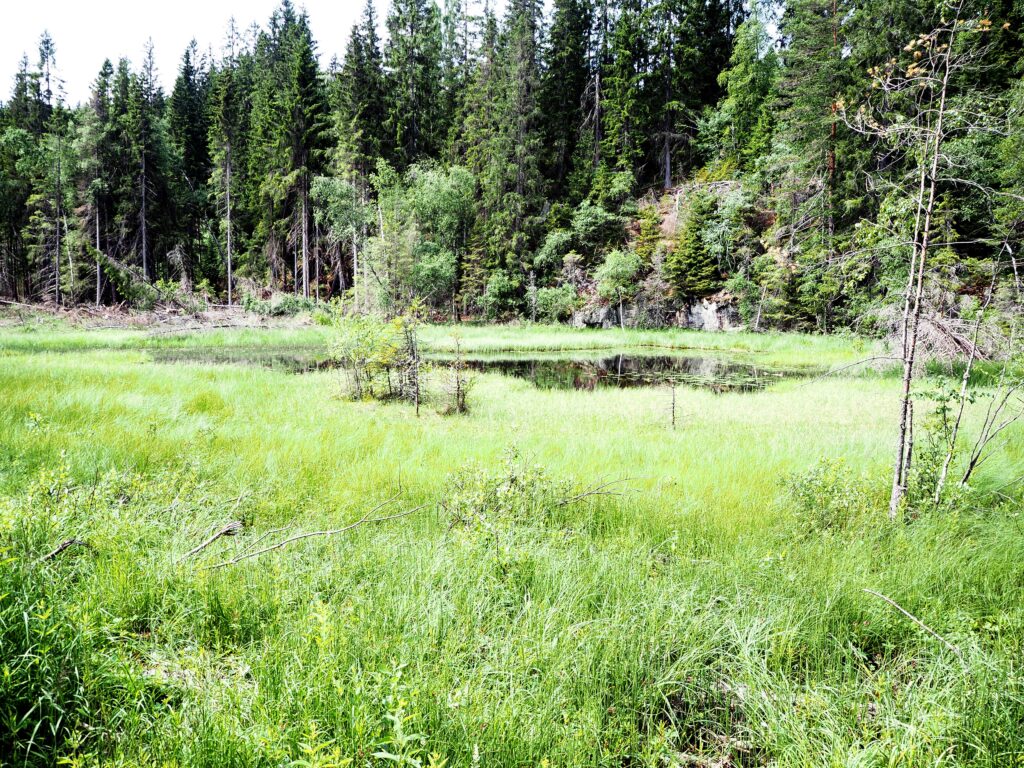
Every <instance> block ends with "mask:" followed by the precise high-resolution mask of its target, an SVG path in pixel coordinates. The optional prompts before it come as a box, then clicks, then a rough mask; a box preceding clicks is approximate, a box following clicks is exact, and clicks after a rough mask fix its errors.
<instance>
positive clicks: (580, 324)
mask: <svg viewBox="0 0 1024 768" xmlns="http://www.w3.org/2000/svg"><path fill="white" fill-rule="evenodd" d="M627 314H628V313H627ZM572 325H573V327H574V328H618V327H619V309H618V307H608V306H597V307H587V308H585V309H581V310H579V311H577V312H574V313H573V315H572Z"/></svg>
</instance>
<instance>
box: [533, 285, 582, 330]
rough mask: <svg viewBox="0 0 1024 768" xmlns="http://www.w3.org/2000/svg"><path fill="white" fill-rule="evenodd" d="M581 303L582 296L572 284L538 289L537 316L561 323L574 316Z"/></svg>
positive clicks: (544, 319) (550, 321)
mask: <svg viewBox="0 0 1024 768" xmlns="http://www.w3.org/2000/svg"><path fill="white" fill-rule="evenodd" d="M579 305H580V296H579V294H578V293H577V292H576V289H575V288H574V287H573V286H571V285H560V286H558V287H557V288H540V289H538V290H537V317H538V318H539V319H541V320H543V321H545V322H549V323H561V322H564V321H565V320H568V319H569V318H570V317H572V313H573V312H575V311H576V310H577V309H578V308H579Z"/></svg>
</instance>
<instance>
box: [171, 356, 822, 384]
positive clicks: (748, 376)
mask: <svg viewBox="0 0 1024 768" xmlns="http://www.w3.org/2000/svg"><path fill="white" fill-rule="evenodd" d="M152 356H153V360H154V361H155V362H160V363H174V362H187V363H206V364H211V365H255V366H259V367H263V368H270V369H274V370H281V371H287V372H289V373H312V372H314V371H323V370H331V369H335V368H338V367H339V366H338V364H337V363H336V362H335V361H333V360H331V359H330V358H329V356H328V354H327V352H326V351H325V350H322V349H311V348H292V349H287V348H285V349H282V348H276V349H265V348H257V347H208V348H188V349H161V350H153V352H152ZM425 361H426V362H428V363H431V364H434V365H437V366H447V365H449V364H450V358H448V357H446V356H443V355H438V356H436V357H430V356H428V357H427V358H426V360H425ZM465 364H466V366H467V367H468V368H469V369H470V370H472V371H476V372H479V373H496V374H501V375H503V376H511V377H514V378H518V379H524V380H526V381H529V382H531V383H532V384H534V386H536V387H538V388H540V389H564V390H593V389H599V388H606V387H611V388H620V389H623V388H635V387H656V386H668V385H671V384H676V385H680V386H692V387H698V388H701V389H708V390H711V391H714V392H756V391H759V390H762V389H764V388H766V387H768V386H770V385H772V384H774V383H777V382H779V381H782V380H783V379H791V378H804V377H808V376H812V375H816V374H817V373H819V371H818V370H816V369H813V368H783V367H779V366H768V365H763V364H761V363H758V362H756V361H753V360H750V359H749V358H746V357H739V356H729V355H715V356H707V355H700V356H694V355H686V354H674V355H666V354H638V353H633V352H631V353H614V354H612V353H604V354H602V353H599V352H598V353H586V354H584V353H576V354H566V353H560V354H523V355H501V356H467V357H466V358H465Z"/></svg>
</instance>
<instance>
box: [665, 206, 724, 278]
mask: <svg viewBox="0 0 1024 768" xmlns="http://www.w3.org/2000/svg"><path fill="white" fill-rule="evenodd" d="M717 208H718V201H717V199H716V198H715V197H714V195H711V194H708V193H706V192H700V191H698V192H696V193H694V194H693V195H692V197H691V199H690V200H689V204H688V210H687V211H686V217H685V220H684V222H683V226H682V228H681V230H680V232H679V236H678V239H677V241H676V243H675V246H674V247H673V249H672V251H671V252H670V253H669V255H668V258H667V259H666V261H665V271H666V274H667V276H668V278H669V280H670V281H671V283H672V287H673V288H674V290H675V292H676V294H677V295H678V296H680V297H686V298H693V297H701V296H707V295H708V294H711V293H714V292H715V291H716V290H718V289H719V287H721V284H722V277H721V269H720V267H719V264H718V260H717V259H716V258H715V257H714V255H713V254H712V253H711V250H710V249H709V248H708V244H707V239H706V237H705V232H706V231H707V228H708V226H709V224H710V222H711V219H712V216H713V215H714V214H715V211H716V210H717Z"/></svg>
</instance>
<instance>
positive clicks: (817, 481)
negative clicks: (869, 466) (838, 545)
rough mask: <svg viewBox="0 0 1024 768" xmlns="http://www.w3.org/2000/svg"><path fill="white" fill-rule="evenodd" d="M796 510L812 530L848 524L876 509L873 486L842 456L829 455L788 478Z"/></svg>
mask: <svg viewBox="0 0 1024 768" xmlns="http://www.w3.org/2000/svg"><path fill="white" fill-rule="evenodd" d="M789 493H790V499H791V500H792V502H793V506H794V510H795V512H796V513H797V515H798V516H799V517H800V519H801V520H802V521H804V522H805V523H806V524H807V526H808V528H810V529H811V530H813V531H819V532H821V531H831V530H838V529H842V528H845V527H846V526H847V525H849V524H850V523H851V522H853V521H854V520H856V519H859V518H862V517H867V516H868V515H869V514H870V513H871V512H872V511H873V505H872V498H873V497H872V493H871V489H870V486H869V485H868V483H867V482H865V481H864V480H863V479H861V478H855V477H853V476H851V474H850V470H849V468H848V467H847V466H846V464H845V462H843V461H842V460H833V459H826V460H823V461H821V462H819V463H818V464H817V465H816V466H815V467H813V468H812V469H811V470H809V471H808V472H806V473H805V474H802V475H797V476H795V477H793V478H791V479H790V481H789Z"/></svg>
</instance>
